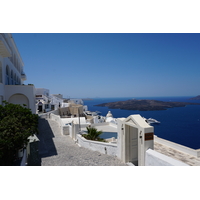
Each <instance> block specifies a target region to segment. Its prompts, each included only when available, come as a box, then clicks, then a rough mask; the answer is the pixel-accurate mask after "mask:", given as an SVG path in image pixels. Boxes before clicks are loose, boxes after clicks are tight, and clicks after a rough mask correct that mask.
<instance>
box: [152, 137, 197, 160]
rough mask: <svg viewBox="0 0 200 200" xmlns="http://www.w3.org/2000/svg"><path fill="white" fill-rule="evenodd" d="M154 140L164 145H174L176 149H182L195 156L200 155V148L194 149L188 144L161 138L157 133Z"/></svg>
mask: <svg viewBox="0 0 200 200" xmlns="http://www.w3.org/2000/svg"><path fill="white" fill-rule="evenodd" d="M154 141H155V142H158V143H160V144H164V145H166V146H168V147H172V148H174V149H177V150H178V151H182V152H184V153H187V154H190V155H193V156H195V157H197V158H199V157H200V149H192V148H189V147H186V146H183V145H180V144H177V143H174V142H171V141H169V140H165V139H162V138H159V137H157V136H156V135H154Z"/></svg>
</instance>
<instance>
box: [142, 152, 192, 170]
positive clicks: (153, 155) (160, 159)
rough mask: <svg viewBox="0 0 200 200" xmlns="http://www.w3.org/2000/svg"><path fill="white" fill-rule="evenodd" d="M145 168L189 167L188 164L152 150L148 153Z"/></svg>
mask: <svg viewBox="0 0 200 200" xmlns="http://www.w3.org/2000/svg"><path fill="white" fill-rule="evenodd" d="M145 166H188V165H187V164H185V163H183V162H181V161H178V160H175V159H173V158H170V157H169V156H166V155H163V154H161V153H159V152H157V151H154V150H152V149H148V150H147V151H146V156H145Z"/></svg>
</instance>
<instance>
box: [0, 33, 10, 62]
mask: <svg viewBox="0 0 200 200" xmlns="http://www.w3.org/2000/svg"><path fill="white" fill-rule="evenodd" d="M0 55H1V56H2V57H4V58H5V57H11V56H12V53H11V50H10V48H9V46H8V44H7V42H6V40H5V38H4V35H3V34H2V33H0Z"/></svg>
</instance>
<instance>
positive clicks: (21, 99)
mask: <svg viewBox="0 0 200 200" xmlns="http://www.w3.org/2000/svg"><path fill="white" fill-rule="evenodd" d="M8 102H9V103H13V104H19V105H21V106H23V104H25V105H26V107H27V108H29V100H28V98H27V97H26V96H25V95H24V94H14V95H12V96H11V97H10V98H9V100H8Z"/></svg>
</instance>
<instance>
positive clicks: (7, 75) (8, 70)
mask: <svg viewBox="0 0 200 200" xmlns="http://www.w3.org/2000/svg"><path fill="white" fill-rule="evenodd" d="M9 75H10V69H9V66H8V65H7V66H6V85H9V83H10V81H9V79H10V77H9Z"/></svg>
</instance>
